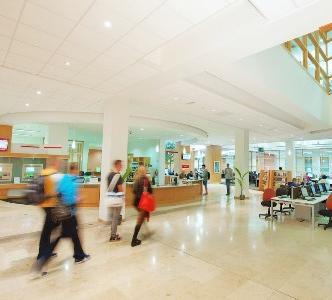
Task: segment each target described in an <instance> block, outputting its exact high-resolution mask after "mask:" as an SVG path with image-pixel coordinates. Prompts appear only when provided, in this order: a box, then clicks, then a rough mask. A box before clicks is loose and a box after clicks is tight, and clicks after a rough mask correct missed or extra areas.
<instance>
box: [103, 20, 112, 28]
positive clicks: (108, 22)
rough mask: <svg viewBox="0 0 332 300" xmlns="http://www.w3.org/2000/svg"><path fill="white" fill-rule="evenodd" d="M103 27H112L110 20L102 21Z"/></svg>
mask: <svg viewBox="0 0 332 300" xmlns="http://www.w3.org/2000/svg"><path fill="white" fill-rule="evenodd" d="M104 27H105V28H112V22H111V21H108V20H106V21H104Z"/></svg>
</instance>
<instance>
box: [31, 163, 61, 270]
mask: <svg viewBox="0 0 332 300" xmlns="http://www.w3.org/2000/svg"><path fill="white" fill-rule="evenodd" d="M59 168H60V161H59V159H58V158H50V159H49V160H48V166H47V168H45V169H44V170H42V172H41V176H40V177H39V178H38V180H37V183H36V187H35V191H34V193H33V194H34V197H33V198H34V199H35V201H36V204H38V205H40V207H41V208H42V209H43V210H44V212H45V220H44V225H43V229H42V232H41V235H40V240H39V251H38V255H37V262H36V265H35V266H34V271H35V272H37V273H39V272H41V271H42V267H43V265H44V263H45V261H47V260H48V259H49V258H50V257H52V256H53V257H54V256H56V253H53V252H52V250H51V234H52V232H53V230H54V229H55V228H57V227H58V226H59V225H60V224H59V223H57V222H55V221H54V220H53V218H52V209H53V208H54V207H55V206H56V203H57V183H58V181H59V179H60V178H61V174H59V173H58V170H59ZM45 274H46V272H42V273H41V275H45Z"/></svg>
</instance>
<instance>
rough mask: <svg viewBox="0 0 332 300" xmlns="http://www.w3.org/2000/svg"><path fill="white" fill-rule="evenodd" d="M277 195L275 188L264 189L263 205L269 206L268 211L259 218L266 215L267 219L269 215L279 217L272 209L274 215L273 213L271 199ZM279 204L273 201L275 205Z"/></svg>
mask: <svg viewBox="0 0 332 300" xmlns="http://www.w3.org/2000/svg"><path fill="white" fill-rule="evenodd" d="M275 196H276V192H275V191H274V190H273V189H266V190H264V192H263V201H262V202H261V205H262V206H264V207H267V208H268V211H267V213H266V214H259V215H258V216H259V218H260V217H262V216H263V217H265V220H266V219H267V218H269V217H271V216H272V218H276V219H278V216H277V215H275V214H273V211H272V215H271V199H272V198H273V197H275ZM275 206H277V203H275V202H274V203H273V207H275Z"/></svg>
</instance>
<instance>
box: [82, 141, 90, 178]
mask: <svg viewBox="0 0 332 300" xmlns="http://www.w3.org/2000/svg"><path fill="white" fill-rule="evenodd" d="M88 160H89V142H88V141H85V142H84V147H83V157H82V171H84V172H87V171H88Z"/></svg>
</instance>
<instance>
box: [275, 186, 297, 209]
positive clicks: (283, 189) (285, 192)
mask: <svg viewBox="0 0 332 300" xmlns="http://www.w3.org/2000/svg"><path fill="white" fill-rule="evenodd" d="M284 195H286V196H287V195H288V190H287V187H279V188H277V190H276V196H277V197H279V196H284ZM279 205H280V209H279V210H273V211H275V212H278V213H280V214H285V215H290V214H291V212H292V210H293V209H294V208H293V207H292V206H291V205H289V207H283V205H284V203H279Z"/></svg>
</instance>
